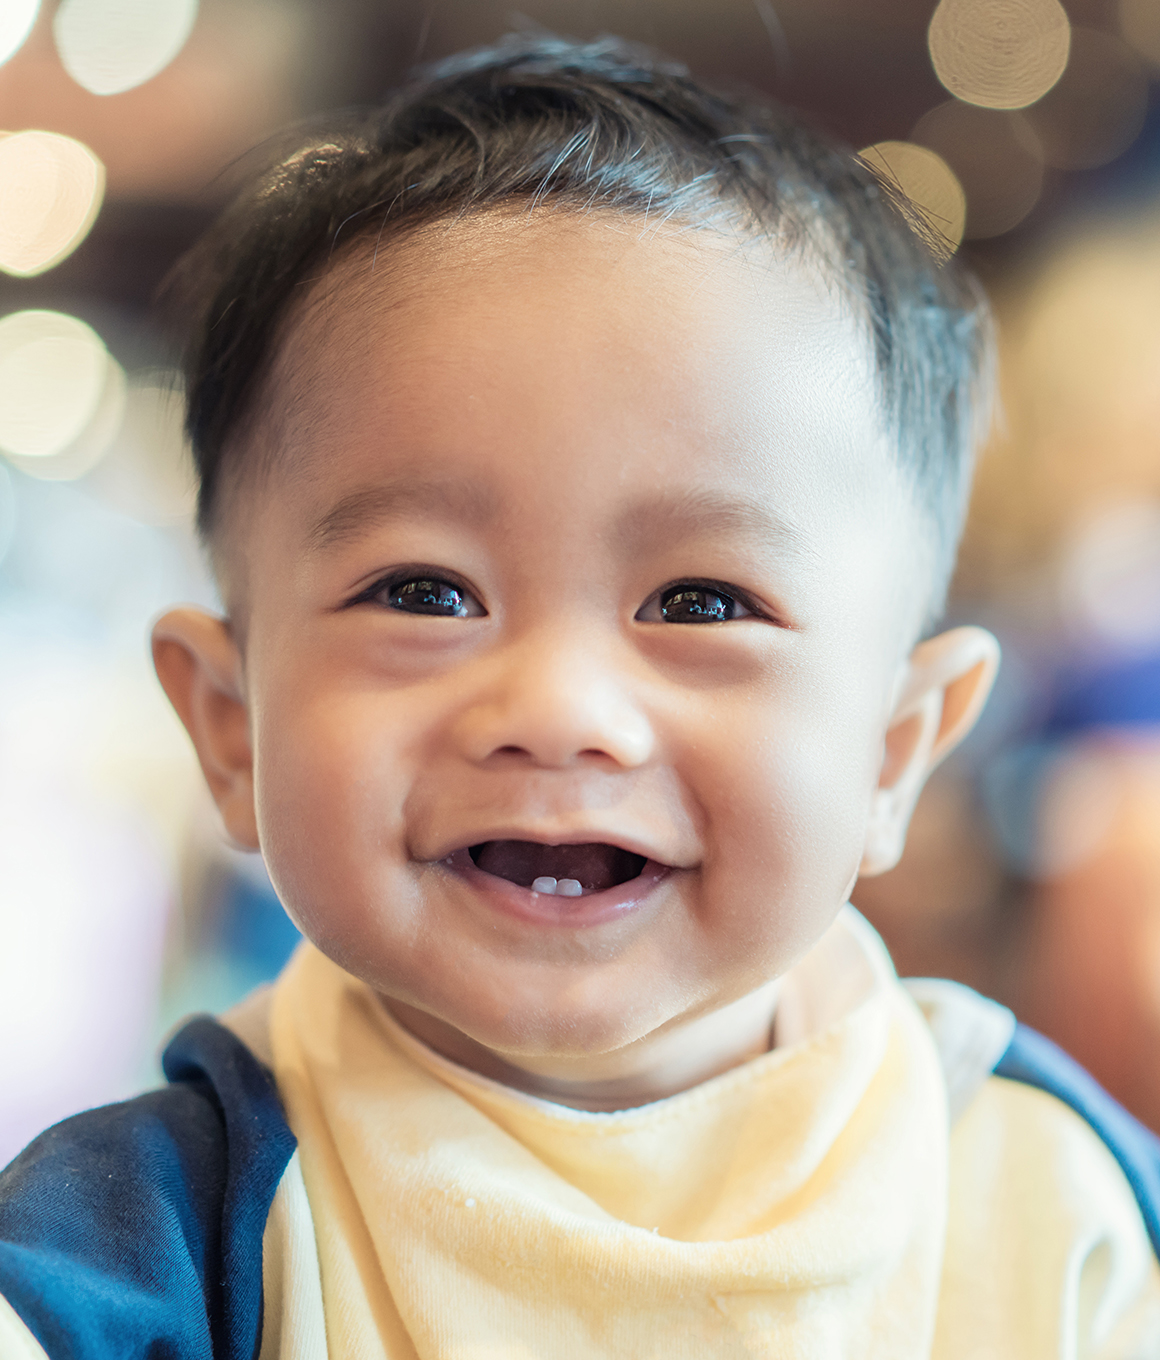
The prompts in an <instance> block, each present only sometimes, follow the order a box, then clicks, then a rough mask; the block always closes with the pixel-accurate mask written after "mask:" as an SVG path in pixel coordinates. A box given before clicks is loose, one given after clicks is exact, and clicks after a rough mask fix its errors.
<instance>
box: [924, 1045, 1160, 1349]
mask: <svg viewBox="0 0 1160 1360" xmlns="http://www.w3.org/2000/svg"><path fill="white" fill-rule="evenodd" d="M948 1170H949V1181H950V1183H949V1193H948V1202H947V1207H948V1222H947V1237H946V1259H945V1265H944V1287H943V1295H942V1302H941V1306H940V1318H939V1325H940V1329H941V1330H942V1331H943V1332H948V1333H953V1334H955V1335H958V1336H968V1337H970V1336H974V1335H975V1333H976V1331H977V1333H978V1339H979V1342H980V1345H981V1344H983V1341H984V1340H985V1341H986V1342H987V1343H988V1344H993V1341H994V1338H995V1337H1000V1336H1001V1337H1003V1338H1005V1339H1006V1342H1007V1344H1009V1345H1011V1346H1012V1347H1013V1353H1015V1354H1020V1355H1028V1356H1032V1355H1040V1354H1043V1355H1053V1356H1054V1355H1057V1354H1068V1353H1073V1352H1072V1351H1071V1350H1069V1347H1071V1346H1075V1347H1077V1348H1078V1350H1079V1351H1082V1353H1083V1354H1085V1355H1092V1356H1105V1355H1106V1356H1121V1355H1135V1354H1140V1355H1153V1354H1160V1260H1158V1257H1160V1235H1158V1233H1157V1208H1158V1204H1160V1196H1158V1194H1157V1190H1158V1187H1160V1141H1158V1140H1157V1139H1156V1137H1155V1135H1153V1134H1152V1133H1150V1132H1149V1131H1148V1130H1147V1129H1145V1128H1144V1127H1143V1126H1142V1125H1140V1124H1139V1123H1137V1121H1136V1120H1134V1119H1133V1118H1132V1117H1131V1115H1129V1114H1128V1113H1127V1112H1126V1111H1125V1110H1123V1109H1122V1108H1121V1107H1120V1106H1119V1105H1117V1104H1116V1102H1115V1101H1114V1100H1113V1099H1112V1098H1111V1097H1110V1096H1109V1095H1108V1094H1107V1093H1106V1092H1105V1091H1103V1090H1102V1089H1101V1088H1100V1087H1099V1085H1098V1084H1097V1083H1096V1082H1095V1081H1094V1079H1093V1078H1092V1077H1090V1076H1089V1075H1088V1074H1087V1073H1086V1072H1085V1071H1084V1070H1083V1069H1082V1068H1081V1067H1079V1066H1078V1064H1076V1063H1075V1062H1074V1061H1073V1060H1072V1059H1070V1058H1068V1057H1067V1056H1066V1055H1065V1054H1064V1053H1062V1052H1061V1051H1060V1050H1059V1049H1058V1048H1056V1047H1055V1045H1053V1044H1051V1043H1050V1042H1049V1041H1048V1040H1046V1039H1044V1038H1043V1037H1042V1036H1041V1035H1038V1034H1036V1033H1035V1032H1034V1031H1032V1030H1028V1029H1026V1028H1024V1027H1023V1026H1017V1027H1016V1028H1015V1030H1014V1033H1013V1035H1012V1038H1011V1041H1010V1043H1009V1045H1008V1046H1007V1048H1006V1049H1005V1050H1004V1052H1003V1053H1002V1055H1001V1056H1000V1057H999V1059H998V1061H997V1062H996V1063H995V1065H994V1069H993V1073H992V1075H991V1076H990V1077H989V1078H988V1079H987V1080H986V1081H985V1082H983V1084H982V1085H981V1086H980V1087H979V1089H978V1091H977V1092H976V1094H975V1096H974V1098H973V1099H972V1100H971V1101H970V1103H969V1104H968V1105H967V1107H966V1108H965V1109H964V1110H963V1112H962V1115H961V1117H960V1118H959V1120H958V1121H957V1122H956V1124H955V1125H954V1127H953V1129H952V1132H951V1139H950V1160H949V1167H948Z"/></svg>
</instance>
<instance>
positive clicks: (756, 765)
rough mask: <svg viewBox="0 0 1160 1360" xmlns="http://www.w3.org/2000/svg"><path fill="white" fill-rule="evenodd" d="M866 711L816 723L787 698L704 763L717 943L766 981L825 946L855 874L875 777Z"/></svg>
mask: <svg viewBox="0 0 1160 1360" xmlns="http://www.w3.org/2000/svg"><path fill="white" fill-rule="evenodd" d="M864 704H865V699H864V698H863V699H862V703H861V704H859V703H857V701H856V700H855V705H854V710H853V711H850V710H847V711H846V712H844V713H843V712H842V710H840V709H839V710H838V712H839V713H840V714H841V716H840V717H838V718H836V719H835V718H833V716H832V714H833V712H834V710H833V709H831V710H829V712H830V715H831V716H830V717H828V718H819V720H818V721H811V714H810V712H809V708H810V707H812V705H810V704H807V705H805V706H804V707H805V709H806V711H805V712H798V713H796V714H795V713H794V711H793V708H794V706H793V705H792V704H789V703H787V702H786V701H785V697H784V696H783V697H782V702H781V703H780V704H779V705H777V706H774V705H767V706H762V707H755V709H754V711H753V712H752V713H751V714H750V721H749V722H747V723H741V724H733V725H731V730H730V731H729V732H728V733H722V734H718V739H717V740H716V741H715V742H714V743H713V748H714V749H713V750H712V754H711V758H709V757H708V755H707V754H706V758H705V759H704V760H703V761H702V764H703V766H704V767H705V768H703V769H702V770H701V772H700V779H699V782H700V784H701V788H702V790H703V805H704V806H706V807H707V809H708V815H707V816H706V819H705V822H706V827H705V840H706V854H705V861H704V879H703V890H704V894H705V904H704V908H705V913H706V918H707V919H706V921H705V925H706V926H708V925H709V924H710V920H709V919H708V918H709V917H710V916H712V917H713V918H715V920H714V921H713V924H714V926H715V927H716V929H714V934H715V935H716V936H717V942H718V944H719V946H720V947H721V948H723V949H726V950H728V951H729V952H730V953H731V954H732V955H733V956H734V957H735V958H736V959H739V960H748V961H749V962H750V964H751V965H752V966H753V968H754V971H755V973H759V974H760V975H761V976H762V977H763V978H764V977H772V976H775V975H777V974H779V973H781V972H783V971H784V970H785V969H787V968H788V967H790V966H791V965H792V963H793V962H794V961H795V960H796V959H797V958H798V957H800V956H801V955H802V954H803V953H804V952H805V951H806V950H807V949H808V948H809V947H810V945H812V944H813V943H814V942H815V941H816V940H817V939H818V937H819V936H820V935H821V934H822V932H823V931H824V930H825V929H826V927H827V926H828V925H829V923H830V921H831V920H832V919H833V917H834V915H835V914H836V913H837V911H838V909H839V907H840V906H841V905H842V904H843V903H844V902H845V900H846V896H847V894H848V892H849V889H850V887H851V884H852V882H853V879H854V877H855V875H856V873H857V870H858V865H859V862H860V860H861V857H862V850H863V845H864V842H865V835H866V824H867V816H868V811H869V803H870V793H871V790H872V788H873V785H874V782H875V779H876V776H877V759H876V746H877V742H876V732H875V729H874V726H873V723H872V721H871V720H870V714H868V713H866V712H860V711H858V710H859V709H861V708H862V707H863V705H864ZM770 712H774V713H776V714H777V720H776V721H771V720H770V719H769V718H768V716H766V715H768V714H769V713H770ZM795 719H796V721H795Z"/></svg>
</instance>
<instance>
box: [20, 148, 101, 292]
mask: <svg viewBox="0 0 1160 1360" xmlns="http://www.w3.org/2000/svg"><path fill="white" fill-rule="evenodd" d="M0 185H2V186H3V190H2V192H0V269H2V270H3V271H4V272H5V273H6V274H15V275H17V276H18V277H20V278H27V277H28V276H29V275H32V274H41V273H43V272H44V271H45V270H46V269H51V268H52V266H53V265H55V264H59V263H60V261H61V260H63V259H64V258H65V256H67V255H69V254H71V252H72V251H74V250H75V249H76V248H77V246H78V245H80V243H81V242H82V241H83V240H84V238H85V237H86V236H87V235H88V232H89V228H90V227H91V226H92V225H93V222H94V221H95V220H96V216H97V213H98V212H99V211H100V208H101V200H102V198H103V197H104V192H105V168H104V166H103V165H102V164H101V162H100V161H99V160H98V159H97V158H96V156H94V155H93V153H92V152H91V151H90V150H89V149H88V147H87V146H84V145H83V144H82V143H81V142H76V141H73V139H72V138H71V137H61V136H59V135H58V134H57V133H55V132H17V133H15V134H13V135H12V136H3V137H2V139H0Z"/></svg>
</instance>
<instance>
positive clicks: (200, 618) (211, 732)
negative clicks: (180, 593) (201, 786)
mask: <svg viewBox="0 0 1160 1360" xmlns="http://www.w3.org/2000/svg"><path fill="white" fill-rule="evenodd" d="M153 664H154V666H156V668H157V677H158V679H159V680H160V681H161V684H162V687H163V688H164V690H165V693H166V694H167V695H168V696H169V702H170V703H171V704H172V705H173V707H174V708H175V709H176V710H177V716H178V717H179V718H180V719H181V721H182V722H183V723H184V724H185V730H186V731H187V732H188V733H189V735H190V738H191V739H192V741H193V745H194V748H195V749H196V751H197V758H198V760H200V761H201V768H202V772H203V773H204V775H205V778H206V783H207V784H208V785H209V788H210V792H211V793H212V794H213V797H214V802H216V803H217V805H218V811H219V812H220V813H221V815H222V820H223V822H225V827H226V831H227V833H228V834H229V836H230V838H231V839H232V840H233V841H234V842H236V844H237V845H239V846H240V847H241V848H242V849H245V850H257V849H258V826H257V819H256V817H255V814H254V774H253V751H252V748H251V745H250V722H249V714H248V713H247V711H246V701H245V697H244V690H243V687H242V664H241V657H240V655H239V653H238V648H237V644H236V643H235V642H234V639H233V634H232V633H231V631H230V626H229V624H228V622H227V621H226V620H225V619H220V618H215V617H214V616H213V615H212V614H206V613H204V612H203V611H202V610H200V609H174V610H172V611H171V612H170V613H168V614H166V615H164V617H162V618H161V619H159V620H158V621H157V623H156V625H155V626H154V628H153Z"/></svg>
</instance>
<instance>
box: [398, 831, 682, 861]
mask: <svg viewBox="0 0 1160 1360" xmlns="http://www.w3.org/2000/svg"><path fill="white" fill-rule="evenodd" d="M486 841H532V842H534V843H535V844H537V845H614V846H616V847H617V848H618V849H620V850H627V851H628V852H629V854H632V855H641V856H643V858H645V859H649V860H653V861H654V862H656V863H657V864H664V865H666V866H667V867H669V868H691V867H692V865H693V863H694V862H695V861H693V860H691V859H689V858H688V857H685V856H681V855H679V854H677V855H674V853H673V850H672V849H663V848H662V847H661V846H659V845H658V844H657V843H656V842H655V841H650V840H648V839H646V838H644V837H638V836H633V835H626V834H625V832H624V831H622V830H617V831H613V830H611V829H610V828H607V827H602V826H583V827H572V828H570V829H567V830H565V829H564V828H563V827H559V828H545V827H543V826H542V825H541V826H536V827H529V826H526V825H525V826H520V825H518V824H517V823H515V822H510V823H508V822H505V823H500V824H498V825H492V826H488V827H487V828H485V829H481V830H480V831H479V832H472V833H471V834H470V835H468V836H459V837H457V838H456V839H455V840H454V841H449V842H447V843H445V844H443V845H442V848H439V849H437V851H436V853H435V854H433V855H431V856H430V858H431V860H433V861H435V860H441V859H446V858H447V856H448V855H452V854H454V853H455V851H456V850H464V849H467V848H469V847H470V846H473V845H482V844H484V842H486ZM424 858H427V857H426V856H424Z"/></svg>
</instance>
